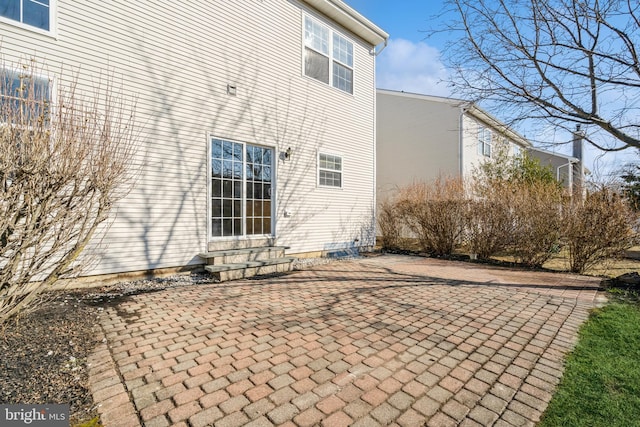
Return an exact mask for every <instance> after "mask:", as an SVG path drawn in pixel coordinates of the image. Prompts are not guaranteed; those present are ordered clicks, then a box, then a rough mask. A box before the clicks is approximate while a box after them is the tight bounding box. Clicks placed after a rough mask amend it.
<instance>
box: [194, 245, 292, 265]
mask: <svg viewBox="0 0 640 427" xmlns="http://www.w3.org/2000/svg"><path fill="white" fill-rule="evenodd" d="M286 249H287V247H286V246H265V247H258V248H245V249H226V250H220V251H210V252H204V253H201V254H198V256H199V257H200V258H203V259H204V260H205V261H206V264H209V265H211V264H213V265H219V264H236V263H242V262H247V261H262V260H266V259H272V258H281V257H283V256H284V251H285V250H286Z"/></svg>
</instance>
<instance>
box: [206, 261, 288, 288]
mask: <svg viewBox="0 0 640 427" xmlns="http://www.w3.org/2000/svg"><path fill="white" fill-rule="evenodd" d="M294 260H295V258H294V257H280V258H271V259H264V260H258V261H246V262H238V263H228V264H217V265H212V264H209V265H205V266H204V269H205V270H206V271H208V272H210V273H211V274H212V275H213V277H214V278H215V279H217V280H219V281H221V282H225V281H227V280H236V279H245V278H247V277H253V276H258V275H263V274H272V273H286V272H287V271H291V265H292V263H293V261H294Z"/></svg>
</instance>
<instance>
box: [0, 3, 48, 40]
mask: <svg viewBox="0 0 640 427" xmlns="http://www.w3.org/2000/svg"><path fill="white" fill-rule="evenodd" d="M55 1H56V0H0V19H1V20H4V21H12V22H19V23H21V24H24V25H27V26H29V27H33V28H37V29H39V30H42V31H46V32H50V31H51V27H52V24H51V22H52V18H51V16H52V10H53V4H52V3H53V2H55Z"/></svg>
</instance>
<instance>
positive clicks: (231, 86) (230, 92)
mask: <svg viewBox="0 0 640 427" xmlns="http://www.w3.org/2000/svg"><path fill="white" fill-rule="evenodd" d="M237 91H238V88H237V87H236V85H234V84H230V83H229V84H228V85H227V94H228V95H231V96H236V94H237Z"/></svg>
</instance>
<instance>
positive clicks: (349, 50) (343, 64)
mask: <svg viewBox="0 0 640 427" xmlns="http://www.w3.org/2000/svg"><path fill="white" fill-rule="evenodd" d="M304 74H305V75H306V76H309V77H312V78H314V79H316V80H319V81H321V82H323V83H326V84H331V86H333V87H335V88H338V89H340V90H342V91H345V92H347V93H353V43H352V42H350V41H349V40H347V39H346V38H344V37H343V36H341V35H340V34H338V33H337V32H335V31H333V30H331V29H329V28H328V27H326V26H325V25H323V24H321V23H320V22H318V21H316V20H315V19H313V18H311V17H309V16H305V18H304Z"/></svg>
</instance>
